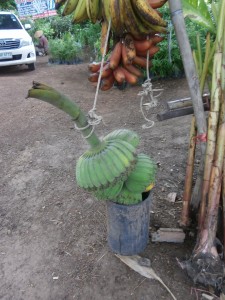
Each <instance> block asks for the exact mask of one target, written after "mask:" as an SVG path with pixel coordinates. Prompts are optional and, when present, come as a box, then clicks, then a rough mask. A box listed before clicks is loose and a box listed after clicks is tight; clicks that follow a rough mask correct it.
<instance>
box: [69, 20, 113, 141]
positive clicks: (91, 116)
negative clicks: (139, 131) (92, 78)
mask: <svg viewBox="0 0 225 300" xmlns="http://www.w3.org/2000/svg"><path fill="white" fill-rule="evenodd" d="M110 29H111V19H110V20H109V25H108V30H107V35H106V40H105V45H104V50H103V55H102V60H101V66H100V71H99V77H98V83H97V88H96V92H95V99H94V104H93V107H92V109H91V110H90V111H89V112H88V115H87V121H88V124H87V125H86V126H84V127H77V125H76V124H74V127H75V129H77V130H80V131H82V130H85V129H87V128H88V127H90V126H92V129H91V132H90V133H89V134H88V135H87V136H85V137H84V138H85V139H88V138H89V137H90V136H91V135H92V133H93V132H94V129H95V126H96V125H98V124H100V123H101V121H102V116H98V115H97V114H96V113H95V111H96V104H97V99H98V94H99V88H100V84H101V77H102V71H103V64H104V61H105V56H106V49H107V44H108V40H109V33H110Z"/></svg>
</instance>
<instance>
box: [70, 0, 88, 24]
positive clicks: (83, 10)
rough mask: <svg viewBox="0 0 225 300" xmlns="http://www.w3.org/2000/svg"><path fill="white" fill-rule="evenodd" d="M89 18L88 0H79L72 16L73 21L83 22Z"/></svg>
mask: <svg viewBox="0 0 225 300" xmlns="http://www.w3.org/2000/svg"><path fill="white" fill-rule="evenodd" d="M86 20H88V14H87V7H86V0H79V1H78V4H77V7H76V9H75V11H74V14H73V17H72V23H76V24H77V23H81V22H83V21H86Z"/></svg>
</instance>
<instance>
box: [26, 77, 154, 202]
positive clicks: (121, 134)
mask: <svg viewBox="0 0 225 300" xmlns="http://www.w3.org/2000/svg"><path fill="white" fill-rule="evenodd" d="M28 97H32V98H36V99H40V100H42V101H45V102H47V103H49V104H51V105H54V106H56V107H57V108H59V109H61V110H63V111H64V112H65V113H67V114H69V115H70V116H71V117H72V118H73V120H74V121H75V123H76V125H77V127H79V128H84V130H82V131H81V132H82V134H83V135H84V136H85V139H86V141H87V142H88V143H89V145H90V149H89V150H87V151H86V152H85V153H84V154H83V155H81V156H80V158H79V159H78V161H77V164H76V180H77V184H78V185H79V186H80V187H82V188H84V189H86V190H88V191H90V192H91V193H93V194H94V195H95V196H96V197H97V198H98V199H102V200H112V201H113V202H117V203H120V204H127V205H131V204H136V203H138V202H141V201H142V193H143V192H145V191H148V190H150V189H151V188H152V187H153V186H154V183H155V173H156V165H155V164H154V163H153V161H152V160H151V159H150V158H149V157H148V156H147V155H145V154H137V146H138V144H139V137H138V135H137V134H136V133H135V132H133V131H131V130H128V129H118V130H115V131H113V132H111V133H109V134H108V135H106V136H105V137H104V138H103V139H102V140H100V139H99V138H98V137H97V136H96V134H95V132H94V131H92V129H91V126H87V125H88V122H87V118H86V115H85V114H84V113H83V112H82V110H81V109H80V108H79V107H78V106H77V105H76V103H74V102H73V101H71V100H70V99H68V98H67V97H66V96H65V95H63V94H61V93H59V92H58V91H57V90H55V89H53V88H52V87H49V86H47V85H45V84H42V83H39V82H34V83H33V87H32V89H30V90H29V91H28ZM90 133H91V134H90Z"/></svg>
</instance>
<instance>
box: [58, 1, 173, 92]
mask: <svg viewBox="0 0 225 300" xmlns="http://www.w3.org/2000/svg"><path fill="white" fill-rule="evenodd" d="M166 2H167V0H55V3H56V8H59V7H60V6H62V5H63V4H65V5H64V8H63V13H62V14H63V15H64V16H66V15H69V14H73V17H72V22H73V23H80V22H83V21H86V20H91V22H93V23H96V22H97V21H99V22H101V26H102V27H101V53H102V55H103V53H104V48H105V45H106V54H108V53H109V52H111V53H109V59H108V61H107V62H106V63H105V65H104V69H103V72H102V76H101V86H100V88H101V90H102V91H107V90H109V89H110V88H111V87H112V86H113V85H114V83H116V84H117V85H120V84H123V82H125V81H126V82H127V83H129V84H136V83H137V82H138V79H139V78H140V77H142V76H143V71H142V69H143V68H144V69H146V66H147V59H146V57H147V53H149V56H150V58H153V56H154V54H156V53H157V52H158V51H159V47H158V46H157V45H156V44H157V43H159V42H161V41H162V40H163V37H161V36H159V35H158V34H159V33H165V32H166V25H167V24H166V22H165V21H164V20H163V19H162V16H161V14H160V13H159V12H158V10H157V8H160V7H162V6H163V5H164V4H165V3H166ZM109 24H111V27H110V35H109V37H108V35H107V32H108V26H109ZM110 38H112V39H113V46H112V48H111V49H110ZM100 65H101V64H100V63H93V64H91V65H89V70H90V72H91V74H90V76H89V81H91V82H93V83H96V82H97V81H98V77H99V69H100ZM149 67H151V61H150V62H149Z"/></svg>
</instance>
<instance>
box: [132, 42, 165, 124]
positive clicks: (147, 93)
mask: <svg viewBox="0 0 225 300" xmlns="http://www.w3.org/2000/svg"><path fill="white" fill-rule="evenodd" d="M147 39H148V40H149V36H147ZM149 59H150V55H149V50H148V52H147V64H146V73H147V79H146V80H145V82H144V83H143V84H142V87H143V88H144V89H143V91H141V92H139V93H138V96H140V97H141V100H140V109H141V113H142V115H143V118H144V119H145V121H147V123H148V124H143V125H142V128H143V129H149V128H151V127H153V126H154V125H155V122H154V121H152V120H150V119H148V118H147V117H146V116H145V113H144V110H143V106H147V109H150V108H153V107H157V106H158V100H157V99H156V98H157V97H159V96H160V95H161V93H159V94H158V95H157V96H154V95H153V92H155V91H162V89H153V88H152V83H151V78H150V75H149ZM148 97H149V98H150V102H149V103H145V104H143V102H144V98H148Z"/></svg>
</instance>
